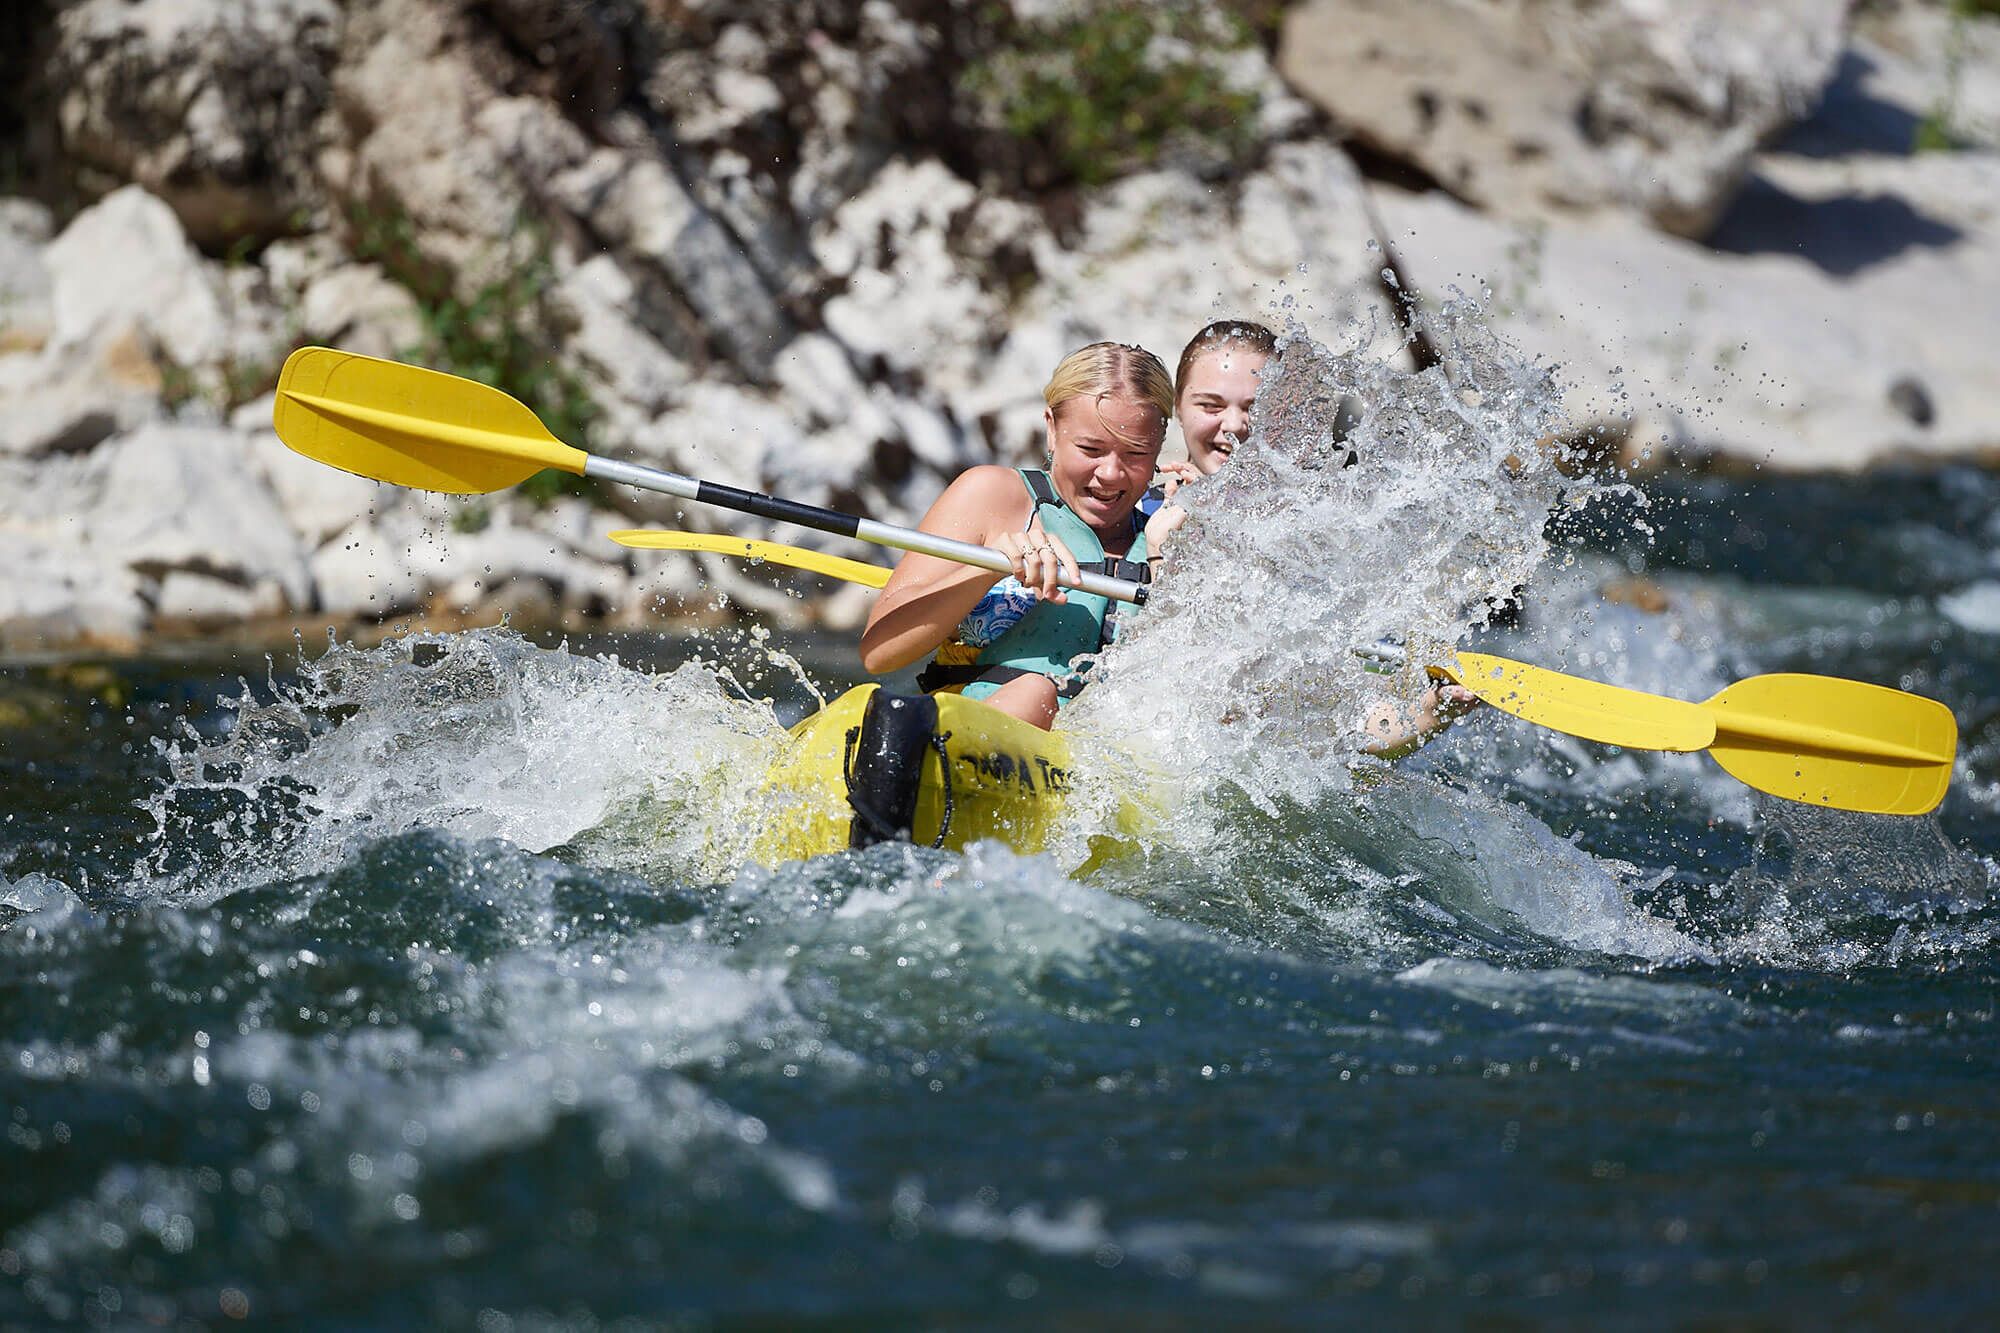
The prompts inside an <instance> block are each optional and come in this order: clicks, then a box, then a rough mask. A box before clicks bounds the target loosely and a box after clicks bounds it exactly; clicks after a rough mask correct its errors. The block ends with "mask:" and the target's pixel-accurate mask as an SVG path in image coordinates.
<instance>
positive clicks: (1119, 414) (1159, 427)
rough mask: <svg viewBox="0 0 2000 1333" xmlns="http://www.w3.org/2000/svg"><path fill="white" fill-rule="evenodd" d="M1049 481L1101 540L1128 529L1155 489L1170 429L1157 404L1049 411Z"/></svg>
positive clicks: (1088, 402) (1084, 405)
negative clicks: (1148, 492)
mask: <svg viewBox="0 0 2000 1333" xmlns="http://www.w3.org/2000/svg"><path fill="white" fill-rule="evenodd" d="M1042 420H1043V423H1044V424H1045V425H1046V426H1047V427H1048V431H1049V453H1050V462H1049V477H1050V479H1051V480H1052V481H1054V483H1055V488H1056V494H1057V495H1060V496H1061V497H1062V500H1063V503H1064V504H1066V505H1068V506H1069V507H1070V508H1071V509H1073V510H1075V511H1076V513H1077V516H1078V517H1080V518H1081V519H1082V520H1083V521H1084V522H1085V523H1088V524H1089V525H1090V526H1091V528H1092V529H1093V530H1094V531H1096V532H1097V533H1098V534H1099V535H1101V536H1104V537H1113V536H1116V535H1118V534H1119V533H1120V532H1121V531H1122V530H1123V529H1125V528H1127V527H1128V526H1129V525H1130V523H1131V520H1132V510H1133V508H1134V507H1135V506H1136V505H1137V504H1138V503H1139V497H1141V496H1142V495H1144V494H1145V493H1146V487H1147V486H1148V485H1150V484H1151V483H1152V480H1153V471H1154V467H1155V465H1157V464H1158V463H1159V461H1160V445H1161V444H1162V443H1163V442H1164V441H1165V440H1166V437H1167V423H1166V420H1165V419H1164V418H1163V417H1161V415H1160V412H1159V409H1158V408H1156V407H1154V406H1153V405H1152V404H1151V403H1147V402H1142V401H1140V400H1139V399H1137V398H1132V397H1128V396H1126V395H1124V394H1116V393H1111V394H1106V395H1104V396H1103V397H1102V398H1088V397H1077V398H1071V399H1069V400H1068V401H1067V402H1065V403H1063V404H1062V405H1061V406H1060V407H1057V408H1054V409H1051V410H1047V411H1044V412H1043V413H1042Z"/></svg>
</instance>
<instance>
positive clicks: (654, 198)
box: [550, 148, 791, 379]
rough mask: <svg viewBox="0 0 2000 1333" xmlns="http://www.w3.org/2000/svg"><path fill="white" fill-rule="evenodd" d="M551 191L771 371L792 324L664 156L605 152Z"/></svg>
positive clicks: (725, 344)
mask: <svg viewBox="0 0 2000 1333" xmlns="http://www.w3.org/2000/svg"><path fill="white" fill-rule="evenodd" d="M550 192H551V194H552V196H553V197H555V198H556V199H558V200H560V201H561V202H562V203H563V205H564V206H565V207H567V208H568V209H569V211H570V212H571V213H573V214H574V215H575V216H576V217H578V218H579V219H582V220H584V221H585V222H586V223H587V225H588V226H589V227H590V229H591V230H592V232H594V233H595V234H596V235H597V237H598V238H599V239H600V240H601V241H603V242H604V243H605V244H606V245H608V246H610V247H612V248H613V249H614V250H616V251H618V252H621V255H622V257H623V259H624V262H626V263H627V264H628V265H629V266H633V267H639V268H647V269H651V270H652V271H653V272H654V273H656V274H658V275H659V276H661V277H662V278H664V279H665V281H666V282H667V283H668V284H669V285H670V287H671V288H672V290H673V291H674V292H675V293H677V294H678V295H679V296H680V297H681V298H682V299H683V300H684V301H685V302H686V303H687V305H688V307H689V308H691V309H692V310H693V311H694V313H695V314H696V315H698V316H699V317H700V318H701V320H702V322H703V324H704V325H705V326H706V332H707V334H708V336H709V337H710V338H712V339H713V340H714V341H715V343H716V344H717V345H718V346H719V347H721V348H722V350H723V352H724V353H725V354H726V355H727V356H728V357H729V358H730V360H732V361H733V362H735V363H736V365H737V366H738V367H739V368H741V369H742V370H743V371H745V372H746V373H748V374H749V375H751V376H752V377H753V378H758V379H761V378H763V377H764V376H765V375H767V374H768V373H769V371H770V364H771V355H772V353H774V352H775V351H776V350H777V348H778V346H779V345H781V344H782V343H784V342H787V341H789V340H790V337H791V321H790V320H789V319H788V318H787V317H786V315H785V314H784V312H783V311H781V310H780V309H779V308H778V305H777V302H776V301H775V300H774V299H773V298H772V295H771V293H770V291H769V289H768V288H767V287H766V286H765V285H764V282H763V279H762V278H761V277H759V276H758V274H757V271H756V269H755V268H753V267H752V266H751V264H750V262H749V260H748V259H746V258H745V257H744V255H743V253H742V248H741V246H740V245H739V244H738V242H737V241H736V239H735V238H734V237H733V236H732V235H731V234H730V232H729V230H728V229H727V228H725V227H724V226H723V225H722V224H721V223H720V222H718V221H716V219H715V218H714V216H713V215H712V214H710V213H709V212H708V211H707V210H706V209H704V208H702V206H701V205H700V204H699V203H697V202H696V201H695V199H694V197H693V196H692V195H690V194H689V193H688V190H687V187H686V186H684V185H682V184H681V182H680V180H679V179H678V178H677V177H676V176H675V174H674V172H673V171H672V169H671V168H670V167H669V166H668V164H667V163H666V162H665V161H664V160H663V159H662V158H660V157H658V156H656V155H651V154H636V155H635V154H631V153H626V152H622V151H620V150H618V149H612V148H603V149H599V150H597V151H596V152H593V153H592V154H591V155H590V157H589V158H587V159H586V160H585V161H584V162H583V163H582V164H581V165H579V166H577V167H574V168H572V169H571V170H570V171H568V172H565V173H563V174H562V175H561V176H559V177H557V178H556V179H555V180H554V181H552V182H551V183H550Z"/></svg>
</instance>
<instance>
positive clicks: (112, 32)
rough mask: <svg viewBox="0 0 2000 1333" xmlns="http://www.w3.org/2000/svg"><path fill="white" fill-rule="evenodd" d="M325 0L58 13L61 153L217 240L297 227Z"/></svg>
mask: <svg viewBox="0 0 2000 1333" xmlns="http://www.w3.org/2000/svg"><path fill="white" fill-rule="evenodd" d="M339 23H340V10H339V8H338V7H337V6H336V5H335V4H334V2H333V0H232V3H230V4H227V5H213V4H205V3H200V2H199V0H136V2H135V0H81V2H80V3H76V4H72V5H69V6H68V7H66V8H65V9H63V11H62V12H61V13H60V15H59V16H58V17H57V20H56V30H57V40H56V48H55V52H54V56H53V62H52V64H53V68H52V70H51V75H52V77H51V82H52V84H53V86H55V87H57V88H59V89H60V90H61V92H60V96H59V98H58V101H57V107H56V114H57V117H58V119H59V122H60V124H61V129H62V141H63V146H64V148H65V150H66V151H67V152H68V153H69V154H70V155H71V156H72V157H73V158H75V159H76V160H77V161H79V162H80V163H83V164H85V165H88V166H90V167H93V168H95V169H97V170H98V171H101V172H103V173H105V174H107V175H108V176H110V177H111V178H112V179H113V180H116V181H133V182H137V183H138V184H140V185H142V186H144V187H145V188H146V189H147V190H149V191H150V192H151V193H153V194H155V195H157V196H159V197H160V198H161V199H164V200H165V201H166V202H167V203H168V204H169V205H170V206H171V207H172V208H173V210H174V212H175V213H176V214H178V215H179V217H180V220H181V224H182V225H183V226H184V227H185V228H186V229H187V232H188V234H189V235H191V236H193V237H194V238H195V239H196V241H197V242H198V243H199V244H201V245H203V246H206V247H208V248H210V249H211V250H220V249H222V248H224V247H226V246H228V245H229V244H231V243H232V242H234V241H237V240H239V239H244V238H249V239H268V238H270V237H272V236H276V235H280V234H283V233H286V232H290V231H295V230H298V229H299V227H300V225H301V223H302V222H303V221H304V220H305V218H306V217H307V216H309V215H310V214H311V212H312V211H313V210H314V209H315V208H316V207H317V206H318V203H319V195H318V191H317V188H316V186H315V184H314V182H313V180H312V177H311V173H310V171H309V169H308V164H310V163H311V161H312V160H313V157H314V154H315V151H316V148H317V143H318V138H319V120H320V116H321V113H322V112H323V111H324V110H325V108H326V105H327V101H328V82H327V70H328V67H329V65H330V63H331V61H332V57H333V52H334V49H335V40H336V32H337V29H338V25H339Z"/></svg>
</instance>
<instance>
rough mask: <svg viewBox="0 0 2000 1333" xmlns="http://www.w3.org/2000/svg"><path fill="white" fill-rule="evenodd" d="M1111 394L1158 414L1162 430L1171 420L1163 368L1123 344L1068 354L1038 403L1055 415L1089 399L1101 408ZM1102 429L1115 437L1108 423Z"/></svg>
mask: <svg viewBox="0 0 2000 1333" xmlns="http://www.w3.org/2000/svg"><path fill="white" fill-rule="evenodd" d="M1113 394H1119V395H1122V396H1125V397H1130V398H1136V399H1138V400H1139V401H1140V402H1142V403H1147V404H1150V405H1151V406H1152V407H1153V408H1154V409H1156V410H1157V411H1158V412H1159V414H1160V428H1161V429H1162V430H1165V429H1166V425H1167V422H1168V421H1169V420H1171V419H1172V418H1173V415H1174V382H1173V381H1172V380H1170V379H1168V378H1167V368H1166V366H1164V365H1162V364H1161V363H1160V358H1158V357H1157V356H1154V355H1153V354H1152V353H1151V352H1149V351H1147V350H1146V349H1145V348H1143V347H1134V346H1131V345H1130V344H1127V343H1092V344H1090V346H1088V347H1079V348H1077V349H1076V350H1075V351H1074V352H1071V353H1070V354H1069V355H1068V356H1066V357H1064V358H1063V359H1062V361H1061V362H1060V363H1058V364H1057V366H1056V370H1055V374H1053V375H1051V376H1049V382H1048V386H1047V387H1046V388H1044V389H1043V390H1042V400H1043V401H1044V402H1046V403H1047V404H1048V406H1049V411H1051V412H1058V411H1061V410H1062V405H1063V404H1064V403H1067V402H1068V401H1070V400H1071V399H1072V398H1089V399H1092V400H1093V401H1095V402H1097V403H1099V404H1102V402H1103V401H1104V400H1105V399H1106V398H1108V397H1110V396H1111V395H1113ZM1105 429H1107V430H1111V432H1112V434H1114V435H1117V434H1118V432H1117V431H1116V430H1115V429H1113V428H1112V427H1111V426H1110V424H1109V423H1106V426H1105ZM1119 438H1120V439H1124V436H1122V435H1120V436H1119ZM1126 443H1128V444H1131V443H1137V441H1131V440H1127V441H1126Z"/></svg>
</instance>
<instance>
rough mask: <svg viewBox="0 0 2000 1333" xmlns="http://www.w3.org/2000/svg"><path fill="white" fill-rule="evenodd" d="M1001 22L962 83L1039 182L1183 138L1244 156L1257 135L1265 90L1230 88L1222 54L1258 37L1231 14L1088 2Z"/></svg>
mask: <svg viewBox="0 0 2000 1333" xmlns="http://www.w3.org/2000/svg"><path fill="white" fill-rule="evenodd" d="M996 17H997V16H996ZM996 27H997V28H998V30H999V31H1000V33H1001V37H1000V41H999V44H998V46H997V47H996V49H995V50H994V51H993V52H992V53H991V54H989V55H987V56H985V57H983V58H981V59H979V60H976V61H974V62H973V63H972V64H971V65H969V66H968V67H967V68H966V70H965V72H964V74H963V75H962V76H961V78H960V80H959V92H960V94H961V95H962V96H963V97H965V98H967V99H968V100H969V101H970V102H971V104H972V106H973V108H974V113H975V118H976V119H977V121H978V122H979V123H980V124H981V125H983V126H985V127H986V128H989V129H996V130H999V131H1001V132H1003V133H1005V134H1006V135H1008V136H1010V137H1012V138H1013V139H1015V140H1017V141H1019V142H1020V144H1021V146H1022V147H1023V148H1024V149H1026V150H1027V152H1028V155H1029V160H1028V163H1027V165H1026V166H1025V167H1024V169H1023V172H1022V174H1023V176H1024V177H1025V183H1026V184H1028V185H1030V186H1047V185H1055V184H1063V183H1069V182H1074V183H1077V184H1081V185H1097V184H1102V183H1103V182H1105V181H1107V180H1110V179H1112V178H1113V177H1116V176H1119V175H1122V174H1124V173H1126V172H1129V171H1134V170H1139V169H1142V168H1145V167H1148V166H1151V165H1153V164H1155V163H1157V162H1158V161H1159V160H1160V159H1161V158H1162V156H1163V155H1165V154H1166V153H1167V152H1168V150H1169V149H1171V148H1173V147H1175V146H1177V145H1179V146H1183V147H1186V148H1189V149H1193V150H1196V151H1199V152H1200V153H1202V154H1203V155H1204V156H1207V157H1209V158H1211V159H1213V158H1216V157H1220V158H1222V159H1224V160H1235V159H1238V158H1240V157H1241V156H1243V155H1244V154H1245V153H1246V152H1247V151H1248V150H1249V149H1250V148H1251V146H1252V145H1254V143H1255V142H1256V116H1257V109H1258V99H1257V95H1256V94H1255V93H1252V92H1245V91H1242V90H1239V89H1236V88H1232V87H1230V86H1229V84H1228V83H1227V81H1226V80H1224V78H1223V77H1222V74H1221V71H1220V70H1219V69H1218V68H1217V67H1216V63H1215V61H1214V60H1213V56H1214V55H1215V54H1217V53H1223V54H1226V53H1228V52H1231V51H1236V50H1240V49H1242V48H1243V47H1245V46H1248V45H1250V44H1251V43H1252V42H1253V41H1254V36H1253V34H1252V33H1251V32H1250V30H1249V29H1248V27H1247V26H1246V25H1245V24H1244V23H1243V22H1242V20H1240V19H1238V18H1237V17H1236V16H1235V15H1233V14H1230V13H1227V12H1224V11H1219V10H1213V9H1209V8H1205V7H1203V6H1200V5H1197V4H1193V3H1186V2H1184V0H1174V2H1173V3H1165V4H1149V3H1144V2H1143V0H1088V2H1086V3H1082V4H1079V5H1078V6H1077V7H1076V8H1075V9H1074V10H1072V11H1070V12H1069V13H1067V14H1065V15H1063V16H1062V17H1060V18H1057V19H1054V20H1051V21H1044V22H1038V23H1028V24H1018V23H1008V22H1004V21H1000V22H997V23H996Z"/></svg>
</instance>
